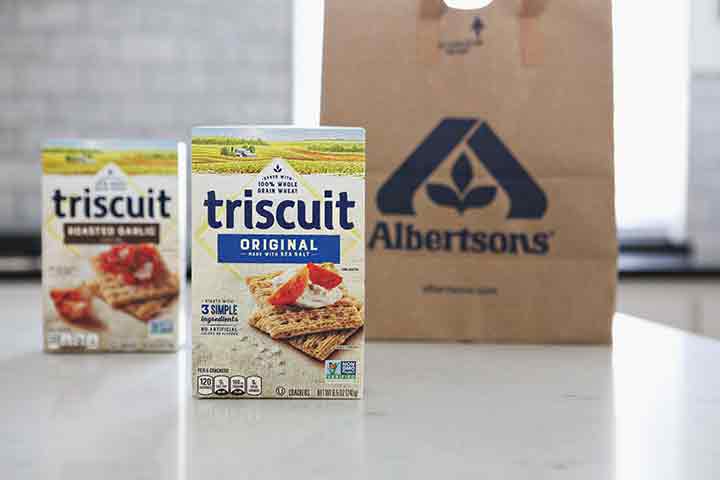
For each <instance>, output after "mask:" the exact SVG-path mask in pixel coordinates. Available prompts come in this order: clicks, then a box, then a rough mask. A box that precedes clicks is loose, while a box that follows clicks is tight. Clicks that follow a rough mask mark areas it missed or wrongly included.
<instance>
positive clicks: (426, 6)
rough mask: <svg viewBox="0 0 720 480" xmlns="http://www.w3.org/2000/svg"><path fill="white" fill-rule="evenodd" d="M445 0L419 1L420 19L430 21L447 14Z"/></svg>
mask: <svg viewBox="0 0 720 480" xmlns="http://www.w3.org/2000/svg"><path fill="white" fill-rule="evenodd" d="M447 10H448V6H447V4H446V3H445V0H420V18H422V19H426V20H432V19H436V18H440V17H442V16H443V15H444V14H445V12H447Z"/></svg>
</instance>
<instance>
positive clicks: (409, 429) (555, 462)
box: [0, 282, 720, 480]
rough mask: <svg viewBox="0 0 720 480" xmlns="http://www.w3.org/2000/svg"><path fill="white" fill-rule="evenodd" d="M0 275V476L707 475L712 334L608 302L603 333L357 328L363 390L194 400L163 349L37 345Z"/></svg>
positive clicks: (34, 326)
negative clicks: (573, 336)
mask: <svg viewBox="0 0 720 480" xmlns="http://www.w3.org/2000/svg"><path fill="white" fill-rule="evenodd" d="M39 298H40V296H39V286H38V285H37V284H35V283H21V282H9V283H2V284H0V305H2V309H3V313H2V316H1V317H0V385H2V387H0V395H1V397H0V419H2V423H1V425H0V477H1V478H8V479H11V478H12V479H20V478H43V479H65V478H67V479H73V480H79V479H86V478H87V479H95V478H102V479H103V480H110V479H123V480H127V479H133V480H134V479H146V478H147V479H194V478H234V479H236V478H315V479H324V478H327V479H333V480H337V479H341V478H342V479H352V478H372V479H379V478H392V479H398V478H414V479H417V478H428V479H437V478H447V479H450V478H483V479H485V478H502V479H533V480H536V479H545V478H548V479H549V478H552V479H558V478H559V479H562V478H568V479H583V480H588V479H596V478H598V479H606V478H618V479H628V480H630V479H632V480H639V479H653V480H659V479H670V478H672V479H694V480H697V479H704V478H708V479H710V478H719V477H720V462H718V460H717V459H718V457H719V455H720V447H719V446H718V441H717V440H718V438H720V375H718V374H717V366H718V365H720V343H718V341H716V340H712V339H709V338H705V337H702V336H698V335H695V334H689V333H685V332H684V331H681V330H677V329H674V328H670V327H666V326H662V325H659V324H656V323H653V322H649V321H645V320H641V319H638V318H635V317H631V316H627V315H621V314H619V315H618V316H617V317H616V324H615V345H614V347H613V348H612V349H611V348H610V347H575V346H567V347H560V346H496V345H473V344H437V343H435V344H427V343H386V342H383V343H371V344H370V345H369V346H368V349H367V391H366V399H365V400H364V401H359V402H357V401H307V400H304V401H292V400H274V401H271V400H246V401H231V400H195V399H193V398H192V397H191V395H190V386H189V375H188V372H189V364H190V358H189V349H188V348H185V349H183V350H181V351H180V352H179V353H177V354H114V355H101V354H97V355H69V354H66V355H48V354H44V353H42V352H41V347H40V346H41V323H40V319H39V313H38V312H39V311H40V308H39V305H38V303H39Z"/></svg>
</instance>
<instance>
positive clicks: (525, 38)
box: [518, 0, 549, 67]
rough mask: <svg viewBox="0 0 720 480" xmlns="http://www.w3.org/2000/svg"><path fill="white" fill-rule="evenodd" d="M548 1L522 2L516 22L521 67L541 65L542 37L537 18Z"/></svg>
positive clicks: (531, 0)
mask: <svg viewBox="0 0 720 480" xmlns="http://www.w3.org/2000/svg"><path fill="white" fill-rule="evenodd" d="M548 3H549V0H522V3H521V4H520V11H519V12H518V21H519V24H520V25H519V26H520V37H519V41H520V52H521V55H522V62H523V65H525V66H528V67H532V66H535V65H539V64H541V63H542V59H543V52H544V48H543V36H542V32H541V31H540V26H539V25H538V22H539V20H538V17H540V15H542V13H543V12H544V11H545V9H546V8H547V5H548Z"/></svg>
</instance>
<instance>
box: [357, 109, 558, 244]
mask: <svg viewBox="0 0 720 480" xmlns="http://www.w3.org/2000/svg"><path fill="white" fill-rule="evenodd" d="M457 147H461V148H457ZM454 151H455V152H459V153H457V155H456V156H451V153H453V152H454ZM471 155H472V156H474V157H475V158H476V159H477V160H476V161H475V160H472V159H471ZM478 161H479V163H480V164H481V165H482V167H484V168H485V169H486V170H487V172H488V173H489V174H490V175H491V176H492V177H493V178H494V179H495V182H496V183H494V184H482V183H480V182H475V185H473V181H474V180H475V179H477V178H479V177H478V176H477V175H476V169H477V168H478V167H479V165H477V162H478ZM444 162H453V164H452V169H451V183H438V182H433V181H430V180H429V178H430V176H431V175H432V173H433V172H434V171H435V170H436V169H437V168H438V167H439V166H440V165H441V164H442V163H444ZM473 163H475V165H476V166H475V167H474V166H473ZM498 189H501V190H502V191H503V192H504V193H505V194H506V195H507V197H508V199H509V202H510V208H509V210H508V212H507V215H506V217H507V219H508V220H538V219H541V218H543V216H544V215H545V212H546V211H547V208H548V201H547V196H546V194H545V192H544V191H543V190H542V188H541V187H540V185H539V184H538V183H537V182H536V181H535V180H534V179H533V177H532V176H531V175H530V174H529V173H528V171H527V170H526V169H525V168H524V167H523V166H522V165H521V163H520V162H519V161H518V159H517V158H515V156H514V155H513V154H512V152H511V151H510V150H509V149H508V148H507V147H506V146H505V144H504V143H503V142H502V140H500V138H499V137H498V136H497V135H496V134H495V132H494V131H493V130H492V129H491V128H490V126H489V125H488V124H487V123H486V122H484V121H481V120H478V119H472V118H448V119H445V120H443V121H441V122H440V124H439V125H438V126H437V127H435V129H434V130H433V131H432V132H431V133H430V135H428V137H427V138H426V139H425V140H424V141H423V142H422V143H421V144H420V146H418V147H417V149H416V150H415V151H414V152H413V153H412V154H411V155H410V156H409V157H408V158H407V159H406V160H405V162H403V163H402V164H401V165H400V167H399V168H398V169H397V170H396V171H395V172H394V173H393V174H392V175H391V176H390V178H388V180H387V181H386V182H385V183H384V184H383V185H382V187H380V190H379V191H378V194H377V205H378V209H379V210H380V212H381V213H383V214H385V215H406V216H415V215H419V213H418V212H416V210H415V207H414V198H415V196H416V195H419V194H420V193H421V192H424V194H425V195H427V197H428V198H429V199H430V200H431V201H432V202H433V203H434V204H436V205H437V206H439V207H443V208H448V209H450V210H452V211H454V213H455V214H457V215H460V216H462V217H463V218H467V220H468V225H467V228H464V229H461V230H452V231H450V230H440V229H433V230H427V231H421V230H418V229H417V228H416V227H415V226H414V225H413V224H406V223H403V222H396V223H394V224H388V223H386V222H384V221H380V222H378V223H377V225H376V226H375V229H374V231H373V234H372V236H371V238H370V243H369V247H370V248H371V249H374V248H377V247H382V248H385V249H389V250H430V251H435V250H444V251H462V252H473V253H485V252H489V253H503V254H523V253H524V254H534V255H545V254H547V253H548V251H549V249H550V238H551V237H552V235H553V233H554V232H544V231H537V232H526V231H509V232H505V231H504V232H487V231H482V230H477V229H476V227H477V226H478V225H481V222H482V219H481V218H482V217H477V216H474V215H470V213H471V212H473V211H479V210H482V209H484V208H486V207H489V206H491V205H492V204H493V203H494V202H495V200H496V198H497V193H498Z"/></svg>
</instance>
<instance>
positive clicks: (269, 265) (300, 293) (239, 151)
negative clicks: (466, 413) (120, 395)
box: [191, 126, 365, 399]
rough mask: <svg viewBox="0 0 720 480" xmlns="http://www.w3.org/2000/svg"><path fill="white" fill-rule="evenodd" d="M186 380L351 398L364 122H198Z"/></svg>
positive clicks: (359, 300)
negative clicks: (211, 124) (357, 124)
mask: <svg viewBox="0 0 720 480" xmlns="http://www.w3.org/2000/svg"><path fill="white" fill-rule="evenodd" d="M191 212H192V229H193V249H192V251H193V255H192V278H193V285H192V338H193V356H192V357H193V367H192V372H193V379H192V381H193V392H194V394H195V396H197V397H199V398H217V397H220V398H222V397H224V398H342V399H354V398H361V397H362V394H363V371H364V365H363V358H364V357H363V348H364V328H363V326H364V324H365V305H364V302H365V241H364V238H365V131H364V130H363V129H361V128H333V127H319V128H310V129H308V128H297V127H280V126H274V127H273V126H262V127H249V126H238V127H231V126H230V127H197V128H194V129H193V139H192V201H191Z"/></svg>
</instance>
